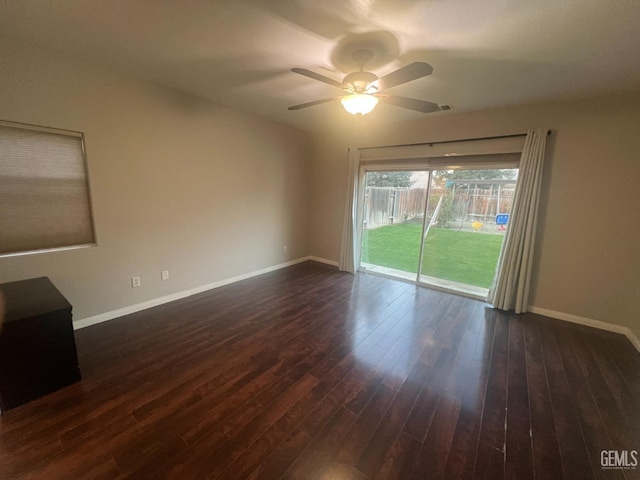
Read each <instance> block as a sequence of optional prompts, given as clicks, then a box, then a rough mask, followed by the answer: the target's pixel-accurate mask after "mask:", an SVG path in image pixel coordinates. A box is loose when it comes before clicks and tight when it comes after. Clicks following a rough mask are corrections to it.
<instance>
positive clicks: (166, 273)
mask: <svg viewBox="0 0 640 480" xmlns="http://www.w3.org/2000/svg"><path fill="white" fill-rule="evenodd" d="M160 278H162V280H169V270H163V271H162V273H161V274H160Z"/></svg>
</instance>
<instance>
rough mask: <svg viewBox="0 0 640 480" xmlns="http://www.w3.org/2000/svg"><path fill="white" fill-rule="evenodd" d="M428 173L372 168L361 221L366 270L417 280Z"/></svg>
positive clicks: (366, 187)
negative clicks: (376, 169)
mask: <svg viewBox="0 0 640 480" xmlns="http://www.w3.org/2000/svg"><path fill="white" fill-rule="evenodd" d="M428 180H429V173H428V172H425V171H418V170H413V171H411V170H396V171H391V170H389V171H369V172H367V173H366V175H365V192H364V205H363V211H364V214H363V222H362V254H361V262H360V265H361V267H362V268H363V269H366V270H369V271H373V272H377V273H383V274H387V275H392V276H395V277H400V278H405V279H409V280H415V279H416V274H417V273H418V266H419V263H420V248H421V239H422V231H423V223H424V222H423V221H424V207H425V200H426V198H427V185H428Z"/></svg>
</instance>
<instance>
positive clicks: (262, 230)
mask: <svg viewBox="0 0 640 480" xmlns="http://www.w3.org/2000/svg"><path fill="white" fill-rule="evenodd" d="M0 64H1V65H2V71H1V72H0V112H2V113H1V114H0V118H2V119H3V120H11V121H18V122H25V123H32V124H37V125H45V126H50V127H57V128H64V129H71V130H79V131H82V132H84V133H85V138H86V147H87V153H88V161H89V171H90V178H91V189H92V197H93V206H94V216H95V227H96V231H97V238H98V244H99V246H98V248H89V249H83V250H75V251H65V252H56V253H46V254H38V255H31V256H23V257H12V258H3V259H0V282H5V281H13V280H20V279H24V278H31V277H35V276H43V275H46V276H49V277H50V278H51V280H52V281H53V282H54V284H55V285H56V286H58V288H59V289H60V290H61V291H62V293H63V294H64V295H65V296H66V297H67V298H68V299H69V301H70V302H71V303H72V304H73V306H74V318H75V319H81V318H86V317H88V316H93V315H97V314H101V313H104V312H108V311H111V310H114V309H118V308H121V307H125V306H130V305H134V304H137V303H140V302H144V301H146V300H150V299H154V298H157V297H161V296H164V295H168V294H171V293H176V292H180V291H184V290H187V289H190V288H195V287H198V286H201V285H205V284H208V283H211V282H215V281H219V280H222V279H226V278H229V277H232V276H235V275H240V274H244V273H247V272H251V271H255V270H258V269H262V268H265V267H269V266H273V265H276V264H279V263H282V262H285V261H288V260H291V259H296V258H299V257H302V256H305V255H307V254H308V251H307V248H306V242H307V237H306V232H307V223H306V222H307V218H308V212H307V201H308V200H307V199H308V191H307V190H308V181H309V169H310V159H309V157H310V151H311V150H310V141H309V136H308V134H306V133H303V132H301V131H299V130H297V129H294V128H291V127H287V126H283V125H280V124H276V123H271V122H268V121H265V120H261V119H259V118H256V117H253V116H251V115H247V114H243V113H239V112H236V111H233V110H230V109H228V108H224V107H221V106H219V105H216V104H213V103H210V102H206V101H203V100H199V99H197V98H194V97H190V96H187V95H183V94H179V93H177V92H175V91H172V90H170V89H166V88H162V87H159V86H156V85H154V84H151V83H147V82H144V81H140V80H136V79H132V78H129V77H126V76H122V75H119V74H117V73H114V72H111V71H108V70H104V69H101V68H96V67H92V66H88V65H86V64H81V63H76V62H74V61H71V60H69V59H66V58H64V57H61V56H57V55H53V54H51V53H45V52H39V51H36V50H32V49H30V48H25V47H21V46H17V45H13V46H7V45H6V44H4V46H2V47H1V48H0ZM0 234H1V233H0ZM284 245H288V247H289V251H288V253H286V254H283V246H284ZM162 270H169V272H170V276H171V278H170V280H169V281H165V282H162V281H161V280H160V272H161V271H162ZM134 275H136V276H140V277H141V280H142V286H141V287H140V288H136V289H133V288H131V284H130V277H131V276H134Z"/></svg>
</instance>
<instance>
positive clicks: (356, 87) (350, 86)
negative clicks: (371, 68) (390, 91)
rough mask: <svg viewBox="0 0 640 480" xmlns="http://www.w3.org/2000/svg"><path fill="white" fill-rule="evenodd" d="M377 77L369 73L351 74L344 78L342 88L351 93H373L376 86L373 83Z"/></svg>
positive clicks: (376, 89) (376, 88)
mask: <svg viewBox="0 0 640 480" xmlns="http://www.w3.org/2000/svg"><path fill="white" fill-rule="evenodd" d="M377 80H378V76H377V75H376V74H375V73H371V72H365V71H360V72H353V73H350V74H348V75H347V76H346V77H344V80H343V81H342V83H343V86H342V88H343V89H344V90H345V91H347V92H352V93H375V92H376V91H378V85H377V84H376V83H375V82H377Z"/></svg>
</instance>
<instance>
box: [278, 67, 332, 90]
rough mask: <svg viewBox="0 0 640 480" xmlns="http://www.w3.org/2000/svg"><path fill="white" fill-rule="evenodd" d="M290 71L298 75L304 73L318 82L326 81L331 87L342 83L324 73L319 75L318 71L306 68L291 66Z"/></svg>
mask: <svg viewBox="0 0 640 480" xmlns="http://www.w3.org/2000/svg"><path fill="white" fill-rule="evenodd" d="M291 71H292V72H293V73H297V74H299V75H304V76H305V77H309V78H313V79H314V80H318V81H319V82H323V83H328V84H329V85H331V86H333V87H338V88H342V83H340V82H337V81H336V80H334V79H333V78H329V77H325V76H324V75H321V74H319V73H316V72H312V71H311V70H307V69H306V68H292V69H291Z"/></svg>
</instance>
